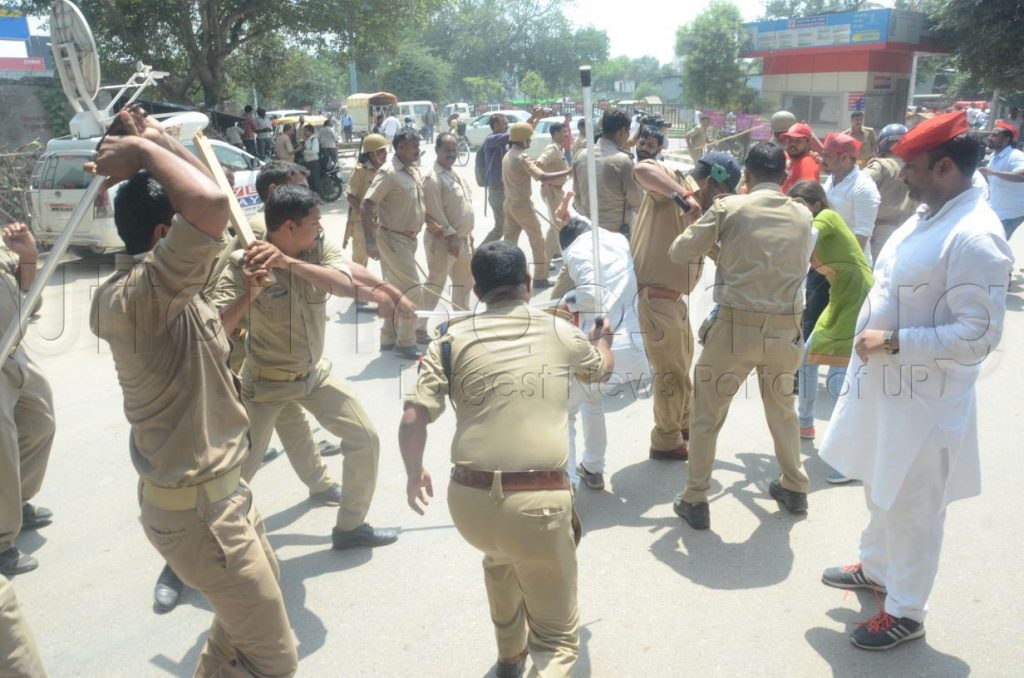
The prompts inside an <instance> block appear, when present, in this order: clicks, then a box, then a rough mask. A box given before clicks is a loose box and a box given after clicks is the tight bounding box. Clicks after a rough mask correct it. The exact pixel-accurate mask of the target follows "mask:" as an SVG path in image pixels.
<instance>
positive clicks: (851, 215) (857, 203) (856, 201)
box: [821, 132, 882, 263]
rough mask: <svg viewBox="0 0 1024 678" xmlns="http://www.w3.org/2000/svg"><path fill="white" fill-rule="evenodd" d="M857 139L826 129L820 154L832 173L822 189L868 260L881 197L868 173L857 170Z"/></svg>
mask: <svg viewBox="0 0 1024 678" xmlns="http://www.w3.org/2000/svg"><path fill="white" fill-rule="evenodd" d="M858 157H860V142H859V141H857V140H856V139H854V138H853V137H851V136H850V135H849V134H837V133H835V132H829V134H828V136H826V137H825V147H824V151H823V152H822V154H821V160H822V163H823V164H824V166H825V169H826V170H827V171H829V172H831V176H830V177H829V178H828V179H826V180H825V183H824V186H825V193H826V194H827V195H828V201H829V202H830V203H832V209H834V210H835V211H836V212H838V213H839V216H841V217H842V218H843V221H845V222H846V226H847V227H848V228H849V229H850V230H851V231H853V234H854V235H855V236H857V242H859V243H860V246H861V247H862V248H864V254H865V255H866V256H867V258H868V263H871V244H870V242H869V241H870V239H871V234H872V233H874V232H875V218H876V217H877V216H878V206H879V204H881V202H882V197H881V196H880V195H879V194H878V188H877V187H876V186H875V182H873V181H871V177H869V176H868V175H867V174H864V173H863V172H861V171H860V167H858V166H857V158H858Z"/></svg>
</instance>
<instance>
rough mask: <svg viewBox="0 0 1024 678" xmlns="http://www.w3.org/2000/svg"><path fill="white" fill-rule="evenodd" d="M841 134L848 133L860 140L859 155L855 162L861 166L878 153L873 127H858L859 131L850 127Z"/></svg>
mask: <svg viewBox="0 0 1024 678" xmlns="http://www.w3.org/2000/svg"><path fill="white" fill-rule="evenodd" d="M843 134H849V135H850V136H851V137H853V138H854V139H856V140H857V141H859V142H860V155H859V156H858V157H857V164H858V165H860V166H861V167H864V165H866V164H867V162H868V160H871V158H873V157H875V156H876V155H878V139H877V138H876V137H875V130H874V128H873V127H866V126H863V127H861V128H860V132H854V131H853V128H852V127H851V128H850V129H848V130H846V131H845V132H843Z"/></svg>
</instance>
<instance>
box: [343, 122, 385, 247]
mask: <svg viewBox="0 0 1024 678" xmlns="http://www.w3.org/2000/svg"><path fill="white" fill-rule="evenodd" d="M387 159H388V140H387V139H385V138H384V137H383V136H382V135H380V134H367V135H366V136H365V137H364V138H363V145H362V150H361V151H360V153H359V158H358V163H357V164H356V167H355V169H353V170H352V176H351V177H350V178H349V181H348V193H346V194H345V199H346V200H347V201H348V206H349V210H348V224H347V225H346V226H345V237H344V239H343V240H342V243H341V246H342V247H345V246H347V245H348V241H349V240H351V241H352V261H354V262H356V263H357V264H359V265H361V266H366V264H367V263H369V261H370V257H369V256H367V254H366V236H365V235H363V223H362V205H363V198H365V197H366V191H368V190H369V189H370V184H371V183H372V182H373V177H374V176H376V174H377V170H379V169H380V168H381V167H383V166H384V163H385V162H387Z"/></svg>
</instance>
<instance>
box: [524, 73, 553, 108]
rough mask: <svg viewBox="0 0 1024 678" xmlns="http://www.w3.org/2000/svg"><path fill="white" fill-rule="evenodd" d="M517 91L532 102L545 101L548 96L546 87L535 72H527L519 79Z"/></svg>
mask: <svg viewBox="0 0 1024 678" xmlns="http://www.w3.org/2000/svg"><path fill="white" fill-rule="evenodd" d="M519 89H520V91H522V93H523V94H525V95H526V96H527V97H528V98H529V99H530V100H532V101H539V100H541V99H546V98H547V96H548V85H547V83H546V82H544V78H542V77H540V74H539V73H537V71H527V72H526V73H525V74H524V75H523V77H521V78H519Z"/></svg>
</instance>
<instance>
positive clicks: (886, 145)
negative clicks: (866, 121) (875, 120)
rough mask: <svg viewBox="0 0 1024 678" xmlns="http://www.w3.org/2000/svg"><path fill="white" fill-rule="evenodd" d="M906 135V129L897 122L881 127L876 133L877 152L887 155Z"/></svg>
mask: <svg viewBox="0 0 1024 678" xmlns="http://www.w3.org/2000/svg"><path fill="white" fill-rule="evenodd" d="M906 133H907V128H906V127H905V126H903V125H901V124H899V123H898V122H894V123H893V124H891V125H886V126H885V127H883V128H882V131H881V132H879V133H878V152H879V153H888V152H889V150H890V149H891V148H892V147H893V146H895V145H896V142H898V141H899V140H900V139H902V138H903V135H904V134H906Z"/></svg>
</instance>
